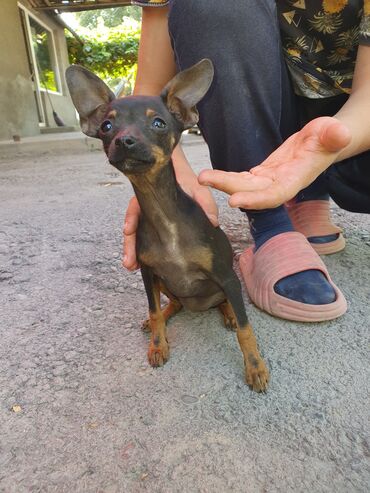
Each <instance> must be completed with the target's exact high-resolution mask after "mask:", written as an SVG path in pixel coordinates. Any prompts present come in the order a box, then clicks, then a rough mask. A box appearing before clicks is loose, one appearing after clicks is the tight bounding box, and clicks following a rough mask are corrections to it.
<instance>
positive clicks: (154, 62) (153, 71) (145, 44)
mask: <svg viewBox="0 0 370 493" xmlns="http://www.w3.org/2000/svg"><path fill="white" fill-rule="evenodd" d="M167 15H168V8H166V7H163V8H151V7H148V8H144V9H143V16H142V25H141V37H140V45H139V55H138V71H137V76H136V82H135V89H134V94H135V95H140V94H142V95H146V96H158V95H159V94H160V93H161V91H162V89H163V88H164V86H165V85H166V84H167V82H168V81H169V80H171V79H172V77H174V75H175V74H176V72H177V67H176V63H175V56H174V53H173V50H172V46H171V41H170V37H169V34H168V18H167ZM172 159H173V164H174V168H175V172H176V177H177V180H178V181H179V182H180V183H181V182H186V183H188V184H189V183H190V182H194V183H195V182H196V183H198V182H197V180H196V176H195V174H194V172H193V170H192V169H191V167H190V164H189V163H188V161H187V159H186V157H185V154H184V152H183V150H182V148H181V146H180V145H178V146H177V147H176V148H175V150H174V152H173V154H172Z"/></svg>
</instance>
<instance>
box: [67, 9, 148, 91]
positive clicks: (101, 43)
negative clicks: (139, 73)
mask: <svg viewBox="0 0 370 493" xmlns="http://www.w3.org/2000/svg"><path fill="white" fill-rule="evenodd" d="M78 34H79V36H80V38H81V39H82V41H83V44H81V43H80V42H79V41H78V40H77V39H76V38H74V37H72V36H71V35H69V34H67V45H68V52H69V61H70V63H76V64H79V65H83V66H84V67H86V68H87V69H89V70H91V71H92V72H94V73H95V74H96V75H98V76H99V77H101V78H102V79H104V80H105V82H106V83H107V84H108V85H109V86H110V87H111V88H112V89H116V88H117V86H118V85H119V84H120V83H121V82H123V92H124V93H125V94H128V93H130V92H131V90H132V86H133V82H134V78H135V75H136V68H137V52H138V46H139V37H140V24H139V23H138V22H137V21H135V20H133V19H130V18H127V17H125V18H124V19H123V21H122V23H121V24H120V25H119V26H117V27H114V28H108V27H106V26H105V25H104V23H103V22H100V23H99V25H98V27H97V28H96V29H87V28H79V30H78Z"/></svg>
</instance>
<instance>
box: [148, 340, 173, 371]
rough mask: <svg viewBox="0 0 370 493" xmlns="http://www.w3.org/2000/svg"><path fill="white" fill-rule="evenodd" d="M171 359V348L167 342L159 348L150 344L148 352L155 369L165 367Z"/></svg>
mask: <svg viewBox="0 0 370 493" xmlns="http://www.w3.org/2000/svg"><path fill="white" fill-rule="evenodd" d="M169 357H170V348H169V346H168V344H167V342H166V341H164V342H162V343H161V344H159V345H158V346H156V345H155V344H154V343H152V342H151V343H150V346H149V351H148V360H149V363H150V365H151V366H153V368H158V367H159V366H163V365H164V364H165V363H166V362H167V361H168V358H169Z"/></svg>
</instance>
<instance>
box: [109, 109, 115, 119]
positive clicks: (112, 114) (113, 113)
mask: <svg viewBox="0 0 370 493" xmlns="http://www.w3.org/2000/svg"><path fill="white" fill-rule="evenodd" d="M116 116H117V111H116V110H112V111H110V112H109V113H108V115H107V118H116Z"/></svg>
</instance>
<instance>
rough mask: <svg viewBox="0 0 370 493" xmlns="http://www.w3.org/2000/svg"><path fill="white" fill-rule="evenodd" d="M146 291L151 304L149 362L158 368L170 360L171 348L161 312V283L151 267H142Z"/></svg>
mask: <svg viewBox="0 0 370 493" xmlns="http://www.w3.org/2000/svg"><path fill="white" fill-rule="evenodd" d="M141 275H142V277H143V281H144V285H145V291H146V294H147V297H148V303H149V324H150V329H151V337H150V343H149V350H148V360H149V363H150V364H151V366H153V367H158V366H162V365H164V364H165V363H166V361H167V360H168V358H169V346H168V342H167V337H166V321H165V317H164V314H163V312H162V310H161V303H160V281H159V279H158V278H157V277H156V276H155V274H154V273H153V271H152V269H150V267H146V266H144V265H142V266H141Z"/></svg>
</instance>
